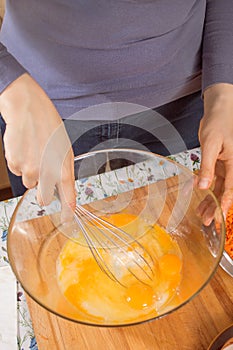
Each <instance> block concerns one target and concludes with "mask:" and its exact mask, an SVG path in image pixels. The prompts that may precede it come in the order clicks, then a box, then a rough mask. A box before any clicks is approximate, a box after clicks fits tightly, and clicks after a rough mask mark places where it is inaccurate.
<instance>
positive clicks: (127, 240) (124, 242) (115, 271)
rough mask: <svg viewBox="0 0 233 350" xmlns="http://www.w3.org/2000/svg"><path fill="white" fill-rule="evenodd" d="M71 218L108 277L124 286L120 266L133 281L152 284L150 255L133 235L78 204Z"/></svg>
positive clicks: (152, 263) (151, 259) (152, 262)
mask: <svg viewBox="0 0 233 350" xmlns="http://www.w3.org/2000/svg"><path fill="white" fill-rule="evenodd" d="M74 219H75V221H76V223H77V224H78V226H79V228H80V230H81V232H82V234H83V236H84V239H85V241H86V243H87V245H88V247H89V249H90V251H91V254H92V256H93V258H94V259H95V261H96V262H97V264H98V265H99V267H100V269H101V270H102V271H103V272H104V273H105V274H106V275H107V276H108V277H109V278H110V279H111V280H113V281H115V282H117V283H119V284H121V285H122V286H124V287H125V285H124V283H122V281H121V278H120V277H121V271H122V267H123V269H127V270H128V272H129V273H130V275H131V276H133V277H134V278H135V279H136V280H138V281H140V282H141V283H143V284H151V281H152V280H153V276H154V271H153V266H154V261H153V258H152V256H151V254H150V253H149V252H148V250H147V249H146V248H145V247H144V246H143V245H142V244H141V243H140V242H139V241H138V240H136V239H135V237H133V236H132V235H131V234H129V233H127V232H125V231H123V230H122V229H121V228H119V227H116V226H115V225H113V224H111V223H109V222H108V221H106V220H104V219H103V218H101V217H98V216H97V215H95V214H93V213H92V212H90V211H89V210H87V209H86V208H84V207H83V206H81V205H77V206H76V209H75V214H74Z"/></svg>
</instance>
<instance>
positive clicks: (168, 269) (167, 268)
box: [159, 254, 182, 276]
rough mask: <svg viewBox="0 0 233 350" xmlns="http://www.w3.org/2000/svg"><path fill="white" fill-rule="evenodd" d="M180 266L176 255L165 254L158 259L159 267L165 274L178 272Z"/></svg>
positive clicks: (173, 274) (172, 274) (171, 274)
mask: <svg viewBox="0 0 233 350" xmlns="http://www.w3.org/2000/svg"><path fill="white" fill-rule="evenodd" d="M181 267H182V263H181V260H180V258H179V256H178V255H175V254H165V255H163V256H162V257H161V258H160V259H159V268H160V270H161V271H162V272H163V273H164V274H166V275H169V276H175V275H177V274H179V273H180V271H181Z"/></svg>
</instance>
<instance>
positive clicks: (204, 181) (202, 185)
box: [198, 177, 209, 189]
mask: <svg viewBox="0 0 233 350" xmlns="http://www.w3.org/2000/svg"><path fill="white" fill-rule="evenodd" d="M198 187H199V188H201V189H207V188H208V187H209V179H207V178H204V177H203V178H201V179H200V180H199V182H198Z"/></svg>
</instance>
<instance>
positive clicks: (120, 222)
mask: <svg viewBox="0 0 233 350" xmlns="http://www.w3.org/2000/svg"><path fill="white" fill-rule="evenodd" d="M101 218H102V219H103V220H105V221H107V222H109V223H110V224H112V225H114V226H116V227H121V226H125V225H127V224H129V223H130V222H132V221H134V220H135V219H137V216H136V215H133V214H126V213H119V214H114V215H110V216H101Z"/></svg>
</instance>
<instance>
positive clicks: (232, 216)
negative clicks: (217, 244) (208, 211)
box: [225, 205, 233, 259]
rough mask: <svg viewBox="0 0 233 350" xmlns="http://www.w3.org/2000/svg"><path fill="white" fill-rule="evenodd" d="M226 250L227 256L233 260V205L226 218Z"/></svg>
mask: <svg viewBox="0 0 233 350" xmlns="http://www.w3.org/2000/svg"><path fill="white" fill-rule="evenodd" d="M225 250H226V252H227V254H229V256H230V257H231V259H233V205H232V207H231V208H230V210H229V211H228V214H227V218H226V242H225Z"/></svg>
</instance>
